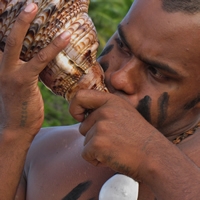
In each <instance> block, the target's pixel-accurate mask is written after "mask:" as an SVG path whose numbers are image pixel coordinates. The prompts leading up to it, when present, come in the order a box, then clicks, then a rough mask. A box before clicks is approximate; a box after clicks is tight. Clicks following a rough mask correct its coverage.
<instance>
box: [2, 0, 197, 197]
mask: <svg viewBox="0 0 200 200" xmlns="http://www.w3.org/2000/svg"><path fill="white" fill-rule="evenodd" d="M36 11H37V8H36V7H34V10H33V11H32V12H30V13H26V12H22V13H21V15H20V18H19V19H20V20H18V21H17V23H16V26H15V28H14V29H13V32H12V34H11V35H10V36H9V39H8V42H7V46H6V49H5V53H4V54H3V59H2V62H1V65H0V76H1V77H0V91H1V92H0V94H1V96H0V99H1V110H0V111H1V115H0V116H3V119H4V120H1V138H0V143H1V145H0V147H1V148H0V163H1V165H0V176H1V180H5V181H4V182H1V183H0V195H1V196H0V199H13V198H14V196H15V198H16V199H62V198H64V197H65V196H67V195H68V194H69V193H70V191H72V190H73V188H76V187H77V185H79V184H80V183H84V182H86V181H91V185H90V186H89V187H88V189H86V191H84V192H83V193H82V194H81V197H80V199H81V200H85V199H93V198H94V199H98V192H99V190H100V188H101V186H102V184H103V183H104V182H105V181H106V180H107V179H108V178H109V177H111V176H112V175H113V174H114V173H115V172H120V173H124V174H126V175H128V176H130V177H132V178H134V179H135V180H137V181H139V183H140V189H139V199H140V200H146V199H148V200H149V199H150V200H154V199H164V200H165V199H166V200H168V199H176V200H177V199H181V200H184V199H187V200H188V199H198V198H199V195H200V192H199V184H200V170H199V166H200V159H199V156H198V155H199V153H200V148H199V142H200V131H199V129H198V130H197V131H196V132H195V134H194V135H192V136H190V137H189V138H187V139H185V140H184V141H183V142H182V143H180V144H179V145H177V146H176V145H174V144H172V142H171V141H172V140H173V139H174V138H176V137H177V136H178V135H180V134H181V133H183V132H184V131H187V130H188V129H190V128H192V127H194V126H195V124H197V122H198V121H199V120H200V103H199V93H200V88H199V84H198V83H199V81H200V79H199V77H198V76H197V74H199V72H200V68H199V63H200V57H199V53H200V45H199V43H200V38H199V30H198V24H199V14H195V15H187V14H183V13H167V12H166V11H163V10H162V7H161V2H160V0H148V1H147V0H136V1H135V2H134V4H133V6H132V8H131V10H130V12H129V13H128V14H127V16H126V17H125V18H124V20H123V21H122V22H121V23H120V26H119V27H118V31H117V32H116V33H115V34H114V35H113V37H112V38H111V39H110V40H109V42H108V47H109V48H107V49H106V51H104V53H103V55H102V56H101V57H100V59H99V62H100V63H101V64H102V66H103V67H104V69H105V70H106V71H105V82H106V85H107V87H108V89H109V91H110V92H111V93H102V92H97V91H87V90H82V91H79V92H78V93H77V94H76V96H75V97H74V99H73V100H72V101H71V102H70V112H71V113H72V115H73V116H74V117H75V118H76V119H77V120H79V121H80V122H82V123H81V125H80V127H79V125H75V126H71V127H55V128H49V129H41V130H40V131H39V129H40V128H41V124H42V121H43V117H44V113H43V102H42V99H41V95H40V93H39V89H38V87H37V78H38V74H39V73H40V71H42V69H43V68H44V67H45V65H46V64H47V63H48V61H49V60H51V59H52V58H53V57H54V56H55V55H56V53H58V52H59V51H60V50H61V49H63V48H64V47H65V46H66V45H67V43H68V41H69V37H67V38H65V39H63V37H58V38H57V39H55V41H54V42H53V43H51V44H50V46H48V47H47V48H45V49H43V50H42V51H41V52H40V53H39V54H38V55H37V56H36V57H35V58H33V59H32V60H31V61H30V62H28V63H24V62H22V61H20V60H19V59H18V58H19V52H20V48H21V42H22V40H23V37H24V35H25V33H26V29H27V28H28V26H29V23H30V22H31V21H32V19H33V18H34V16H35V14H36ZM143 13H145V15H144V14H143ZM152 13H153V14H152ZM19 30H20V31H19ZM22 30H24V32H23V31H22ZM22 32H23V34H22ZM191 34H192V37H191ZM24 66H26V67H24ZM27 67H28V68H27ZM5 77H6V78H5ZM36 105H37V106H36ZM86 109H91V110H93V111H92V112H91V113H90V114H89V115H88V117H87V118H85V110H86ZM13 111H14V112H13ZM30 116H31V117H30ZM145 118H146V119H145ZM78 130H79V131H80V133H81V134H82V135H83V136H81V135H80V134H79V131H78ZM38 131H39V133H38ZM33 138H34V140H33ZM32 141H33V142H32ZM31 144H32V145H31ZM30 145H31V148H30V149H29V147H30ZM28 149H29V152H28V155H27V158H26V154H27V151H28ZM80 154H82V157H83V158H84V159H85V160H84V159H83V158H81V157H80ZM25 158H26V163H25V167H24V173H23V175H22V178H21V181H20V184H19V187H18V190H17V193H16V195H15V191H16V189H17V185H18V182H19V179H20V176H21V174H22V169H23V165H24V162H25ZM90 163H91V164H93V165H94V166H93V165H91V164H90ZM96 166H97V167H96ZM101 166H106V168H104V167H101ZM107 167H108V168H107ZM109 168H110V169H112V170H110V169H109ZM8 169H9V170H8ZM86 188H87V187H86Z"/></svg>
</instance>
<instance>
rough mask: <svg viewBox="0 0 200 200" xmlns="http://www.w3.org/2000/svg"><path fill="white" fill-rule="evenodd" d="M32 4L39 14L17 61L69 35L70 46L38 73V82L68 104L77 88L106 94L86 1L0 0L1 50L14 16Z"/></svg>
mask: <svg viewBox="0 0 200 200" xmlns="http://www.w3.org/2000/svg"><path fill="white" fill-rule="evenodd" d="M31 2H34V3H36V4H37V5H38V8H39V9H38V13H37V16H36V18H35V19H34V21H33V22H32V24H31V26H30V28H29V30H28V32H27V34H26V37H25V39H24V42H23V47H22V51H21V55H20V59H22V60H24V61H28V60H30V59H31V58H32V57H33V56H34V55H35V54H36V53H37V52H38V51H39V50H41V49H42V48H44V47H45V46H47V45H48V44H49V43H50V42H51V41H52V39H53V38H55V37H56V36H58V35H59V34H60V33H62V32H63V31H65V30H67V31H69V32H70V33H71V40H70V43H69V45H68V46H67V47H66V48H65V49H64V50H63V51H62V52H60V53H59V54H58V56H57V57H56V58H55V59H54V60H52V61H51V62H50V63H49V64H48V66H47V67H46V68H45V69H44V70H43V71H42V72H41V74H40V80H41V81H42V82H43V83H44V84H45V85H46V86H47V88H49V89H50V90H51V91H52V92H53V93H55V94H57V95H61V96H63V97H64V98H65V99H66V100H68V101H70V100H71V98H72V97H73V96H74V95H75V94H76V92H77V91H78V90H80V89H95V90H99V91H105V92H107V91H108V90H107V88H106V87H105V85H104V73H103V70H102V68H101V66H100V65H99V63H98V62H97V61H96V54H97V49H98V46H99V42H98V38H97V32H96V29H95V27H94V24H93V22H92V20H91V18H90V17H89V16H88V6H89V0H3V1H0V50H1V51H3V50H4V46H5V42H6V37H7V36H8V34H9V33H10V30H11V28H12V26H13V23H14V22H15V20H16V17H17V16H18V15H19V13H20V12H21V10H22V9H24V8H25V6H26V5H27V4H29V3H31Z"/></svg>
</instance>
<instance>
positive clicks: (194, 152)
mask: <svg viewBox="0 0 200 200" xmlns="http://www.w3.org/2000/svg"><path fill="white" fill-rule="evenodd" d="M199 144H200V128H198V129H197V130H196V132H195V133H194V134H193V135H191V136H189V137H188V138H186V139H185V140H183V141H182V142H181V143H180V144H179V145H178V147H179V148H180V150H181V151H183V152H184V153H185V154H186V155H187V156H188V157H189V158H190V159H191V160H192V161H193V162H194V163H195V164H196V165H197V166H198V167H200V157H199V154H200V145H199Z"/></svg>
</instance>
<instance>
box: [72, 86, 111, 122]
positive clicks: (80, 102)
mask: <svg viewBox="0 0 200 200" xmlns="http://www.w3.org/2000/svg"><path fill="white" fill-rule="evenodd" d="M111 95H112V94H109V93H104V92H99V91H95V90H90V91H88V90H80V91H78V93H77V94H76V95H75V97H74V98H73V99H72V101H71V102H70V106H69V112H70V113H71V115H72V116H73V117H74V118H75V119H76V120H77V121H79V122H81V121H83V120H84V119H85V114H86V113H85V112H86V111H87V110H95V109H97V108H98V107H100V106H102V105H103V104H105V103H106V102H107V101H108V100H109V99H110V98H111ZM112 96H113V95H112Z"/></svg>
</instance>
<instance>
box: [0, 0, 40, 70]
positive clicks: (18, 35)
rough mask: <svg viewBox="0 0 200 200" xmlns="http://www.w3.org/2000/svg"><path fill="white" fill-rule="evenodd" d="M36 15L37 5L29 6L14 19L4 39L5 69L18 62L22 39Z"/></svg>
mask: <svg viewBox="0 0 200 200" xmlns="http://www.w3.org/2000/svg"><path fill="white" fill-rule="evenodd" d="M36 13H37V5H36V4H34V3H31V4H29V5H28V6H27V7H26V8H25V9H24V11H22V12H21V13H20V14H19V16H18V17H17V19H16V22H15V23H14V25H13V27H12V30H11V32H10V34H9V35H8V37H7V39H6V45H5V49H4V56H3V60H2V61H3V63H4V66H6V68H8V67H12V66H14V64H16V61H18V60H19V56H20V52H21V48H22V43H23V40H24V37H25V35H26V33H27V31H28V28H29V27H30V23H31V22H32V21H33V19H34V18H35V15H36Z"/></svg>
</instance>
